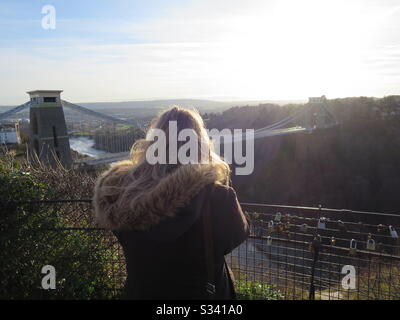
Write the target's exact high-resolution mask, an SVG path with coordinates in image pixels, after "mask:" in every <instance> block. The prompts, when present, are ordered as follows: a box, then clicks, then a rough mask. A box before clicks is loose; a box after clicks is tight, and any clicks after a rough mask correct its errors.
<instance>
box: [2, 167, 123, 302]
mask: <svg viewBox="0 0 400 320" xmlns="http://www.w3.org/2000/svg"><path fill="white" fill-rule="evenodd" d="M19 167H20V164H17V163H16V164H14V165H12V166H11V167H10V164H6V163H4V162H2V161H0V206H1V210H0V211H1V216H0V255H1V258H0V299H87V298H98V299H104V298H113V297H115V294H116V291H115V287H119V288H120V287H121V286H122V283H123V280H121V281H119V282H118V283H116V281H115V279H114V278H113V277H111V275H112V272H111V271H112V270H111V268H112V267H113V261H115V260H116V257H115V249H111V244H112V242H111V241H112V240H111V238H110V235H109V234H104V233H102V232H99V231H95V232H94V231H90V230H79V229H78V230H77V229H73V227H76V226H75V224H77V223H78V224H80V226H81V227H82V226H87V225H88V224H89V219H88V218H87V217H80V216H79V215H78V212H81V211H80V210H79V208H78V207H72V208H69V210H65V209H62V208H61V206H59V205H49V204H46V205H43V204H38V203H32V202H29V203H27V201H31V200H42V199H45V198H48V197H51V194H52V191H51V190H50V189H49V188H48V186H47V185H46V184H44V183H42V182H39V181H37V180H36V178H35V177H34V176H33V175H31V173H29V172H23V171H22V170H19ZM24 201H25V203H24ZM63 208H65V205H63ZM45 265H52V266H54V267H55V270H56V289H55V290H44V289H42V287H41V281H42V278H43V277H44V276H45V274H42V273H41V270H42V267H43V266H45Z"/></svg>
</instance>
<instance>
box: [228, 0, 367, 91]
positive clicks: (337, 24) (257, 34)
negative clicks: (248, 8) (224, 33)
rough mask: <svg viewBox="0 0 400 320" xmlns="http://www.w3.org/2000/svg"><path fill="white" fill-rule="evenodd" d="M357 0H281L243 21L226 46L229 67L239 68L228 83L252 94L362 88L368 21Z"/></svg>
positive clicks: (239, 22)
mask: <svg viewBox="0 0 400 320" xmlns="http://www.w3.org/2000/svg"><path fill="white" fill-rule="evenodd" d="M352 3H353V4H352V5H350V4H349V3H348V1H347V2H346V1H338V0H335V1H316V0H307V1H279V2H278V4H277V5H276V6H275V7H272V8H268V9H265V10H260V12H257V13H256V15H254V16H251V17H248V18H247V19H246V20H243V19H242V20H241V21H238V23H237V25H236V26H237V28H238V32H237V36H236V38H234V39H231V41H230V43H228V44H227V49H226V56H227V57H228V60H227V65H228V66H235V67H234V70H233V71H232V70H227V75H229V77H227V79H226V81H227V84H228V85H229V86H233V87H236V89H237V92H240V94H241V95H242V96H248V97H256V96H259V95H260V93H262V95H264V96H268V97H273V98H283V97H285V98H303V97H304V95H321V94H329V95H330V96H332V95H333V96H339V95H346V94H350V95H351V94H352V92H357V90H358V89H360V88H359V87H360V86H362V84H363V81H364V77H365V75H364V74H363V71H362V68H361V65H360V56H361V54H362V46H363V45H365V38H366V37H365V34H364V31H365V30H366V29H365V28H364V26H365V25H366V22H367V21H366V19H365V17H364V15H362V14H361V12H360V10H359V7H358V6H357V5H354V2H352ZM239 26H240V27H239ZM228 52H230V54H229V53H228ZM227 69H228V67H227ZM343 88H348V92H344V91H345V90H344V89H343Z"/></svg>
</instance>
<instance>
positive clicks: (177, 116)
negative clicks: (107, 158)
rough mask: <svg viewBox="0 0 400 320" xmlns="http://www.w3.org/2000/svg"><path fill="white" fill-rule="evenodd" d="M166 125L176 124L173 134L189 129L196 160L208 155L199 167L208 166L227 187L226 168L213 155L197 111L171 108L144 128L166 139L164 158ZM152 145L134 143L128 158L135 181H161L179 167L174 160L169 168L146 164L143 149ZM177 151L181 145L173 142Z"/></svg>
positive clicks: (165, 165)
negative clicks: (157, 131) (194, 138)
mask: <svg viewBox="0 0 400 320" xmlns="http://www.w3.org/2000/svg"><path fill="white" fill-rule="evenodd" d="M170 121H176V124H177V132H178V134H179V132H180V131H181V130H184V129H192V130H193V131H194V132H195V134H196V136H197V138H198V150H200V156H201V155H202V154H204V153H207V154H208V159H207V160H208V161H206V162H207V163H201V164H200V165H202V166H211V167H213V168H215V170H216V171H217V176H218V181H217V182H219V183H223V184H228V183H229V177H230V173H231V171H230V168H229V165H228V164H227V163H226V162H225V161H224V160H223V159H222V158H221V157H220V156H219V155H218V154H216V153H215V151H214V146H213V143H212V141H211V139H210V138H209V136H208V133H207V131H206V128H205V125H204V121H203V119H202V117H201V115H200V114H199V112H198V111H197V110H190V109H186V108H183V107H180V106H173V107H172V108H170V109H168V110H165V111H163V112H161V113H160V114H159V115H158V116H157V117H156V118H154V119H153V120H152V121H151V123H150V126H149V128H148V132H147V133H149V132H150V131H151V129H160V130H162V131H163V132H164V133H165V135H166V138H167V141H166V150H167V155H166V156H167V157H168V154H169V152H168V150H169V146H170V141H169V123H170ZM152 143H153V141H148V140H145V139H141V140H138V141H137V142H136V143H134V144H133V146H132V148H131V151H130V157H131V161H132V163H133V165H134V166H135V168H134V169H133V171H134V172H136V173H138V174H139V176H140V177H139V176H137V178H139V180H142V179H151V180H153V181H154V182H156V181H158V180H160V179H162V178H163V177H164V176H166V175H167V174H169V173H171V172H173V171H174V170H175V169H177V168H179V167H180V166H182V165H183V164H181V163H180V161H179V159H177V164H171V163H169V161H167V164H159V163H157V164H149V163H148V162H147V160H146V152H147V149H148V148H149V147H150V145H151V144H152ZM176 143H177V148H179V147H180V146H181V145H183V144H184V143H185V142H184V141H177V142H176ZM134 172H133V174H134Z"/></svg>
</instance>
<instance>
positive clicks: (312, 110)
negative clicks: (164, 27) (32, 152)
mask: <svg viewBox="0 0 400 320" xmlns="http://www.w3.org/2000/svg"><path fill="white" fill-rule="evenodd" d="M60 92H61V91H60ZM32 103H33V102H32V99H31V101H28V102H25V103H24V104H21V105H19V106H17V107H14V108H12V109H11V110H8V111H6V112H3V113H1V114H0V121H2V120H7V119H11V118H13V117H14V118H15V116H16V115H17V114H19V113H21V112H24V111H26V110H28V109H29V108H31V107H32ZM60 103H61V105H62V107H63V109H64V110H65V111H66V112H67V111H68V112H69V113H68V114H67V113H66V116H65V118H66V123H67V128H68V136H69V138H72V137H86V138H89V139H92V140H93V141H94V146H93V147H94V148H95V149H98V150H103V151H106V153H105V154H102V155H98V156H96V157H84V158H80V159H74V160H73V161H74V165H77V166H80V165H94V166H95V165H100V164H108V163H113V162H117V161H121V160H124V159H127V158H128V157H129V150H130V147H131V146H132V143H133V142H134V141H135V140H136V139H138V138H140V134H139V133H140V132H141V133H142V134H143V129H144V128H145V125H144V123H143V122H140V121H138V120H128V119H120V118H117V117H115V116H112V115H110V114H105V113H102V112H99V111H95V110H92V109H89V108H87V107H84V106H81V105H78V104H75V103H71V102H68V101H65V100H61V99H60ZM337 124H338V123H337V121H336V119H335V117H334V116H333V114H332V113H331V112H330V110H329V108H328V106H327V100H326V98H325V96H322V97H317V98H309V101H308V103H306V104H304V105H302V106H299V107H298V108H297V109H296V111H295V112H293V113H291V114H289V115H288V116H287V117H285V118H284V119H282V120H280V121H278V122H275V123H273V124H270V125H268V126H265V127H262V128H259V129H257V130H255V131H254V139H255V140H257V139H263V138H267V137H274V136H280V135H287V134H296V133H300V132H309V133H311V132H314V131H315V130H319V129H325V128H329V127H332V126H336V125H337ZM30 126H31V127H32V125H30ZM31 129H32V128H31ZM222 137H223V136H222ZM211 138H212V136H211ZM245 139H248V138H246V136H245V135H243V134H240V135H234V136H233V140H234V141H233V142H239V141H241V140H245ZM252 139H253V137H252ZM223 140H224V142H222V143H225V139H223ZM220 141H221V140H220Z"/></svg>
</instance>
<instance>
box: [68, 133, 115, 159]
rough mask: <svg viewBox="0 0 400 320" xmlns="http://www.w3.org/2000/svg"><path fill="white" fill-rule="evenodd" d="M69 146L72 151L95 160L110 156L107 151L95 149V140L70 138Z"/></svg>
mask: <svg viewBox="0 0 400 320" xmlns="http://www.w3.org/2000/svg"><path fill="white" fill-rule="evenodd" d="M69 144H70V146H71V149H73V150H75V151H78V152H79V153H82V154H84V155H87V156H91V157H93V158H97V157H98V156H102V155H105V154H108V152H106V151H102V150H97V149H95V148H93V146H94V140H93V139H90V138H86V137H77V138H69Z"/></svg>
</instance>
